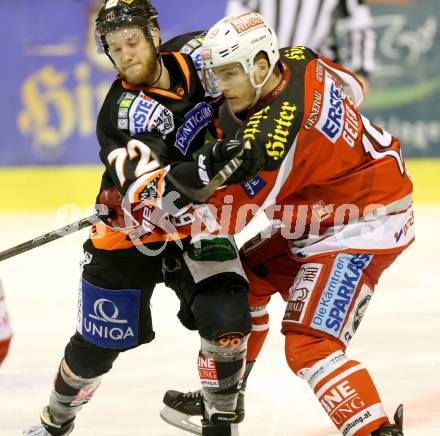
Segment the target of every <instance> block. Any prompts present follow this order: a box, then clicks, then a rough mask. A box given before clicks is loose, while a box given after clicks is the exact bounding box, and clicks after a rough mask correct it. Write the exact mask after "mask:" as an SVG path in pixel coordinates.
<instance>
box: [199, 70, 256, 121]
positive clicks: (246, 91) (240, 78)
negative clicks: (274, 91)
mask: <svg viewBox="0 0 440 436" xmlns="http://www.w3.org/2000/svg"><path fill="white" fill-rule="evenodd" d="M207 73H208V75H211V78H210V80H211V81H212V82H213V84H214V86H215V87H216V88H217V90H218V91H219V92H221V93H223V95H224V97H225V98H226V101H227V102H228V105H229V108H230V109H231V111H232V112H235V113H238V112H242V111H244V110H246V109H249V107H250V106H251V105H252V103H253V101H254V98H255V88H254V87H253V86H252V84H251V81H250V79H249V75H248V74H247V73H245V72H244V70H243V66H242V65H241V64H240V63H234V64H228V65H224V66H221V67H217V68H213V69H212V70H211V71H208V72H207Z"/></svg>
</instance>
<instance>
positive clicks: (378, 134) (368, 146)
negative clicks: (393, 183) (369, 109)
mask: <svg viewBox="0 0 440 436" xmlns="http://www.w3.org/2000/svg"><path fill="white" fill-rule="evenodd" d="M361 117H362V123H363V125H364V129H365V131H366V132H367V133H368V134H369V135H370V136H371V138H373V139H374V141H375V142H376V144H378V145H379V146H380V147H382V148H384V149H385V148H388V147H389V146H390V145H391V143H392V142H393V137H392V136H391V135H390V134H389V133H388V132H387V131H386V130H382V131H380V130H379V129H377V128H376V127H375V126H374V125H373V124H371V122H370V120H369V119H368V118H365V117H364V116H363V115H361ZM362 145H363V146H364V150H365V153H367V154H369V155H370V156H371V157H372V158H373V159H381V158H383V157H385V156H390V157H392V158H393V159H395V161H396V163H397V166H398V167H399V170H400V174H402V175H403V174H404V173H405V165H404V163H403V159H402V155H401V154H400V153H398V152H397V151H396V150H383V151H377V150H376V149H375V148H374V145H373V143H372V142H371V140H370V138H369V137H368V136H367V135H366V134H365V133H364V134H363V135H362Z"/></svg>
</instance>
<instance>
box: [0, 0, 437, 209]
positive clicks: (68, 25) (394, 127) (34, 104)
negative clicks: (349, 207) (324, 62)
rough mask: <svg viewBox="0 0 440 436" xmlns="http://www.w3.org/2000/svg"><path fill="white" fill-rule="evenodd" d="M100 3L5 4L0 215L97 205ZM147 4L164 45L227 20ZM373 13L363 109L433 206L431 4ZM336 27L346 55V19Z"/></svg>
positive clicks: (401, 4) (217, 8) (206, 6)
mask: <svg viewBox="0 0 440 436" xmlns="http://www.w3.org/2000/svg"><path fill="white" fill-rule="evenodd" d="M98 3H99V2H98V1H96V0H63V1H62V2H55V1H53V0H38V2H35V1H32V0H3V1H2V7H3V11H4V15H3V16H4V17H7V20H4V21H3V24H2V26H1V30H0V32H1V38H0V44H1V47H2V50H1V53H2V58H3V61H2V81H1V95H2V97H3V107H2V109H1V110H0V114H1V116H0V128H1V132H2V135H1V138H0V186H1V201H0V210H28V209H34V210H35V209H40V210H44V209H52V208H57V207H60V206H61V205H62V204H65V203H73V204H78V205H80V206H84V205H86V204H87V205H88V204H91V203H93V201H94V195H95V191H96V189H95V187H96V186H97V181H98V179H99V171H100V170H99V167H98V164H99V159H98V144H97V141H96V137H95V121H96V116H97V113H98V111H99V107H100V104H101V102H102V100H103V98H104V96H105V93H106V91H107V89H108V87H109V84H110V83H111V81H112V78H113V77H114V71H113V69H112V67H111V65H110V64H109V63H108V62H107V60H106V58H105V56H100V55H98V54H96V50H95V46H94V35H93V15H94V14H95V13H96V8H97V4H98ZM154 4H155V6H156V7H157V9H158V11H159V19H160V25H161V31H162V39H163V40H167V39H168V38H170V37H172V36H174V35H177V34H179V33H183V32H186V31H190V30H195V29H204V28H207V27H209V26H211V25H212V24H214V23H215V22H216V21H217V20H218V19H220V18H221V17H222V16H223V15H224V13H225V7H226V0H216V1H205V2H199V1H198V0H186V1H179V0H174V1H173V0H156V1H155V2H154ZM370 10H371V13H372V15H373V23H372V26H373V29H374V31H375V34H376V51H375V62H376V68H375V70H374V73H373V75H372V77H371V79H370V87H369V94H368V98H367V101H366V103H365V104H364V106H363V112H364V113H365V114H366V115H367V116H369V117H370V118H371V119H373V120H374V121H377V122H378V123H379V124H380V125H381V126H382V127H384V128H385V129H387V130H388V131H389V132H390V133H392V134H393V135H396V136H398V137H399V138H400V139H401V142H402V148H403V150H404V154H405V156H406V157H407V158H408V166H409V169H410V171H411V173H412V175H413V178H414V180H415V182H417V184H416V199H417V200H421V201H440V194H439V192H438V191H439V189H438V188H439V180H440V179H439V177H440V176H439V173H440V166H439V163H438V160H437V159H438V158H439V157H440V76H439V70H438V66H439V65H440V31H439V18H440V9H439V8H438V2H437V1H435V0H421V1H417V2H416V1H411V0H401V1H396V0H389V1H386V0H384V1H377V0H376V1H370ZM189 11H191V12H189ZM338 29H339V30H340V32H339V34H340V36H341V42H340V44H339V45H340V46H341V47H342V54H343V53H344V38H343V37H344V31H345V26H344V23H343V22H341V25H340V26H339V27H338ZM346 65H347V66H348V67H349V63H348V64H346ZM78 171H79V172H78ZM419 183H420V184H419ZM422 186H423V188H422Z"/></svg>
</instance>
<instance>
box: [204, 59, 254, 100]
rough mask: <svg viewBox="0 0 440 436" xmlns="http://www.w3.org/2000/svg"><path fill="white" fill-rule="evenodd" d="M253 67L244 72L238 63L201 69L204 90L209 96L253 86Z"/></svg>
mask: <svg viewBox="0 0 440 436" xmlns="http://www.w3.org/2000/svg"><path fill="white" fill-rule="evenodd" d="M254 72H255V66H253V67H252V68H250V70H249V72H247V73H246V72H245V71H244V68H243V65H242V64H240V63H238V62H237V63H233V64H227V65H223V66H220V67H214V68H202V79H203V84H204V86H205V89H206V91H207V92H208V93H210V94H211V95H217V94H222V93H223V92H225V91H233V90H237V89H239V88H241V87H242V86H243V85H246V84H249V82H250V83H251V84H252V85H254V83H255V80H254Z"/></svg>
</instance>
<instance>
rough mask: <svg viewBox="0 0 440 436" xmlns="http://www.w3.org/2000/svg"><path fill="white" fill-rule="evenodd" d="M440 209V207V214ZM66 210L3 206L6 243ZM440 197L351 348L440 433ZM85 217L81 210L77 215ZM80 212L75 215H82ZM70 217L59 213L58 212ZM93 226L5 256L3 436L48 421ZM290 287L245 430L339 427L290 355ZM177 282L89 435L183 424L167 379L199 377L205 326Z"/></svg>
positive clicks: (420, 423)
mask: <svg viewBox="0 0 440 436" xmlns="http://www.w3.org/2000/svg"><path fill="white" fill-rule="evenodd" d="M437 214H439V215H437ZM54 215H55V214H39V215H38V214H20V215H12V214H10V215H7V214H3V215H1V216H0V229H1V230H0V235H1V238H0V251H1V250H4V249H6V248H9V247H10V246H12V245H15V244H18V243H20V242H23V241H25V240H27V239H29V238H31V237H34V236H37V235H39V234H41V233H45V232H47V231H50V230H53V229H54V228H55V227H56V224H57V223H56V222H55V218H54ZM439 216H440V206H436V207H428V206H420V207H418V208H416V235H417V241H416V243H415V244H414V245H413V246H412V247H411V248H410V249H408V250H407V252H406V253H404V254H403V255H402V256H401V257H400V258H399V259H398V260H397V262H396V263H395V264H394V265H392V266H391V268H390V269H389V270H387V271H386V272H385V273H384V275H383V277H382V279H381V281H380V283H379V285H378V287H377V289H376V295H375V298H374V299H373V300H372V303H371V305H370V307H369V309H368V311H367V313H366V316H365V318H364V320H363V323H362V324H361V327H360V329H359V330H358V333H357V335H356V336H355V338H354V339H353V342H352V344H351V346H350V347H349V349H348V354H349V355H350V357H352V358H354V359H356V360H360V361H361V362H362V363H363V364H365V365H366V366H367V368H368V369H369V371H370V373H371V374H372V376H373V378H374V380H375V381H376V383H377V386H378V388H379V391H380V393H381V396H382V399H383V402H384V403H385V406H386V408H387V411H388V412H389V414H390V415H392V413H394V410H395V408H396V407H397V405H398V404H399V403H400V402H402V403H404V405H405V414H404V419H405V435H410V436H411V435H418V436H439V435H440V349H439V338H440V289H439V284H440V266H439V264H440V256H439V255H438V253H439V247H440V233H439V226H438V223H437V220H438V219H439ZM74 219H75V218H74ZM74 219H73V220H74ZM58 224H59V223H58ZM85 237H86V233H85V231H82V232H80V233H77V234H75V235H71V236H68V237H66V238H64V239H61V240H58V241H55V242H53V243H50V244H48V245H46V246H44V247H40V248H37V249H35V250H32V251H30V252H28V253H25V254H21V255H19V256H17V257H15V258H13V259H9V260H7V261H4V262H2V263H0V278H1V280H2V282H3V286H4V289H5V292H6V297H7V303H8V306H9V311H10V315H11V318H12V322H13V327H14V331H15V336H14V339H13V342H12V345H11V349H10V355H9V357H8V358H7V360H6V361H5V363H4V365H3V366H2V367H1V368H0V436H12V435H19V434H21V429H22V428H25V427H27V426H30V425H32V424H36V423H38V420H39V419H38V416H39V413H40V410H41V407H42V406H43V405H45V404H46V403H47V401H48V398H49V394H50V391H51V385H52V381H53V379H54V376H55V373H56V370H57V365H58V363H59V360H60V358H61V356H62V354H63V349H64V346H65V344H66V342H67V341H68V339H69V337H70V336H71V334H73V332H74V329H75V315H76V294H77V288H78V283H79V265H78V262H79V260H80V258H81V252H82V249H81V245H82V241H83V240H84V239H85ZM283 306H284V305H283V303H282V302H281V299H280V298H276V299H274V301H273V302H272V303H271V306H269V309H270V314H271V321H272V322H271V325H272V329H271V332H270V333H269V337H268V339H267V341H266V345H265V348H264V349H263V352H262V354H261V355H260V357H259V360H258V361H257V364H256V366H255V368H254V371H253V373H252V375H251V377H250V381H249V385H248V386H249V387H248V391H247V407H246V415H247V417H246V420H245V422H244V423H243V425H242V426H241V432H240V434H241V435H242V436H260V435H261V436H275V435H276V436H327V435H328V436H330V435H337V434H338V433H337V432H336V431H335V429H334V427H333V425H332V424H331V422H330V421H329V419H328V418H327V416H326V414H325V413H324V411H323V410H322V409H321V406H320V405H319V404H318V402H317V400H316V399H315V398H314V396H313V394H312V392H311V391H310V390H309V388H308V386H307V385H306V384H305V382H303V381H301V380H299V379H297V378H296V377H295V376H294V375H293V374H292V373H291V372H290V370H289V369H288V367H287V364H286V363H285V361H284V341H283V336H282V335H281V334H280V333H279V330H280V321H281V318H282V315H283V312H284V307H283ZM177 310H178V304H177V300H176V297H175V296H174V294H173V292H172V291H170V290H168V289H166V288H165V287H163V286H160V287H158V288H157V289H156V291H155V294H154V297H153V300H152V311H153V321H154V325H155V331H156V340H155V341H154V342H153V343H151V344H148V345H145V346H142V347H140V348H138V349H136V350H132V351H129V352H127V353H123V354H122V355H121V356H120V357H119V359H118V360H117V361H116V363H115V365H114V368H113V370H112V371H111V372H110V373H109V374H107V375H106V376H105V377H104V378H103V382H102V384H101V387H100V388H99V389H98V391H97V392H96V394H95V397H94V398H93V400H92V401H91V402H90V403H89V404H88V405H86V406H85V407H84V409H83V410H82V411H81V412H80V414H79V415H78V419H77V422H76V430H75V432H74V434H75V435H78V436H81V435H82V436H104V435H105V436H132V435H136V436H137V435H145V436H150V435H151V436H173V435H176V436H177V435H179V434H180V435H183V434H184V433H183V432H181V431H179V430H178V429H174V428H173V427H170V426H168V425H167V424H166V423H164V422H162V421H161V419H160V417H159V411H160V409H161V407H162V396H163V394H164V392H165V390H167V389H170V388H174V389H181V390H187V389H195V388H198V383H199V382H198V376H197V370H196V356H197V350H198V336H197V333H195V332H189V331H187V330H185V329H184V328H183V327H182V326H181V325H180V324H179V322H178V320H177V318H176V316H175V314H176V312H177Z"/></svg>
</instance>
